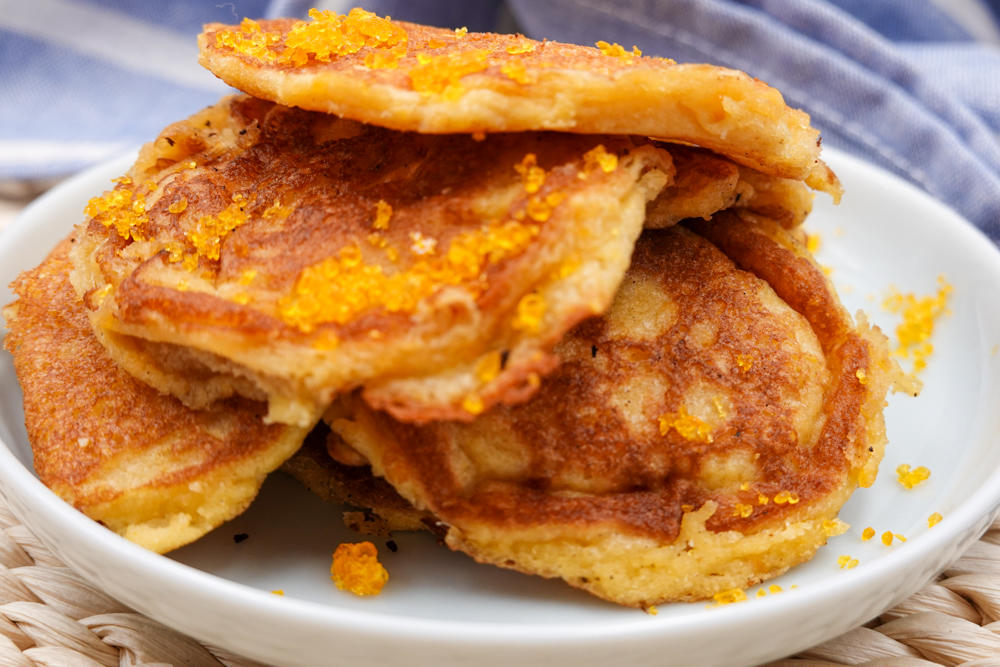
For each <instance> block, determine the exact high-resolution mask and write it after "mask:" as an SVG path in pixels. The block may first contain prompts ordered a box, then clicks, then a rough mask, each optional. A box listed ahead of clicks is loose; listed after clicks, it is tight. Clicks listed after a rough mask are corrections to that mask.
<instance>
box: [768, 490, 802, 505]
mask: <svg viewBox="0 0 1000 667" xmlns="http://www.w3.org/2000/svg"><path fill="white" fill-rule="evenodd" d="M797 502H799V496H798V494H796V493H794V492H792V491H779V492H778V493H777V494H776V495H775V496H774V503H775V504H776V505H784V504H785V503H788V504H789V505H794V504H795V503H797Z"/></svg>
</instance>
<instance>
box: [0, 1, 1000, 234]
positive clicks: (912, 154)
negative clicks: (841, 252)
mask: <svg viewBox="0 0 1000 667" xmlns="http://www.w3.org/2000/svg"><path fill="white" fill-rule="evenodd" d="M354 4H361V5H362V6H364V7H365V8H367V9H370V10H372V11H376V12H378V13H379V14H383V15H384V14H389V15H392V16H393V17H395V18H399V19H406V20H414V21H420V22H425V23H431V24H436V25H444V26H449V27H456V26H461V25H467V26H468V27H469V28H470V29H471V30H496V29H500V30H511V29H519V30H521V31H523V32H524V33H526V34H527V35H529V36H531V37H535V38H543V37H544V38H550V39H556V40H560V41H568V42H577V43H582V44H593V43H594V42H595V41H597V40H599V39H603V40H607V41H611V42H619V43H621V44H624V45H626V46H631V45H632V44H636V45H638V46H639V47H640V48H641V49H642V50H643V52H644V53H647V54H651V55H663V56H669V57H672V58H674V59H676V60H679V61H700V62H712V63H716V64H720V65H726V66H730V67H736V68H739V69H742V70H745V71H747V72H749V73H751V74H753V75H754V76H757V77H758V78H761V79H763V80H765V81H767V82H768V83H771V84H772V85H774V86H776V87H777V88H779V89H780V90H781V91H782V92H783V94H784V95H785V97H786V99H787V100H788V102H789V103H790V104H792V105H794V106H797V107H800V108H803V109H805V110H806V111H808V112H809V113H810V114H811V115H812V117H813V121H814V123H815V124H816V125H817V126H818V127H819V128H820V129H821V131H822V132H823V136H824V141H825V142H826V143H827V144H828V145H833V146H837V147H839V148H843V149H845V150H847V151H850V152H852V153H855V154H858V155H861V156H862V157H864V158H866V159H868V160H869V161H872V162H875V163H877V164H880V165H882V166H883V167H886V168H887V169H890V170H892V171H894V172H896V173H897V174H900V175H902V176H903V177H904V178H906V179H908V180H910V181H912V182H913V183H915V184H917V185H918V186H920V187H921V188H923V189H925V190H927V191H928V192H929V193H930V194H932V195H933V196H935V197H936V198H938V199H940V200H942V201H944V202H946V203H948V204H950V205H951V206H952V207H954V208H955V209H956V210H958V211H959V212H960V213H961V214H963V215H964V216H965V217H967V218H968V219H969V220H971V221H972V222H974V223H975V224H977V225H978V226H979V227H980V228H981V229H983V230H984V231H985V232H986V233H987V234H989V235H990V236H991V237H992V238H993V239H994V240H996V241H1000V28H998V25H1000V0H878V1H877V2H872V1H871V0H741V1H739V2H736V1H732V0H506V1H505V2H504V1H503V0H482V1H475V0H367V1H365V0H361V1H360V2H351V1H350V0H346V1H344V0H326V1H324V0H312V1H308V0H307V1H302V0H270V1H269V0H231V1H228V2H220V1H216V0H172V1H171V2H148V1H144V0H131V1H130V0H32V1H31V2H28V1H26V0H0V85H2V89H3V90H4V92H5V93H6V94H5V103H4V104H2V105H0V180H11V179H18V180H24V179H38V178H53V177H59V176H63V175H67V174H69V173H72V172H74V171H76V170H78V169H81V168H84V167H86V166H88V165H90V164H93V163H95V162H99V161H101V160H103V159H105V158H107V157H109V156H111V155H113V154H116V153H118V152H120V151H121V150H123V149H125V148H126V147H130V146H134V145H136V144H138V143H141V142H143V141H146V140H148V139H150V138H152V137H153V136H155V135H156V133H157V132H158V131H159V130H160V129H161V128H162V127H164V126H165V125H167V124H169V123H171V122H173V121H175V120H178V119H181V118H184V117H186V116H188V115H190V114H191V113H192V112H194V111H196V110H197V109H199V108H201V107H203V106H205V105H207V104H210V103H212V102H214V101H215V100H216V99H218V98H219V97H220V96H221V95H222V94H224V93H225V92H226V90H227V88H226V87H225V86H224V85H223V84H222V83H221V82H219V81H217V80H216V79H215V78H214V77H213V76H212V75H211V74H209V73H208V72H206V71H203V70H201V68H200V67H199V66H198V64H197V56H196V52H197V47H196V45H195V40H194V35H195V34H197V32H198V31H199V30H200V27H201V24H202V23H205V22H208V21H222V22H228V23H235V22H238V21H239V20H240V19H241V18H242V17H243V16H252V17H263V16H303V15H304V14H305V12H306V11H307V9H308V8H309V7H310V6H312V5H316V6H320V7H323V8H328V9H336V10H339V11H345V10H346V9H347V8H348V7H350V6H352V5H354Z"/></svg>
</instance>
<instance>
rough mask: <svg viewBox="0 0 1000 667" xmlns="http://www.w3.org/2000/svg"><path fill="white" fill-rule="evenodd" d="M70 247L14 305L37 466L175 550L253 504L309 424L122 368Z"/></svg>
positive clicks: (21, 282) (11, 345) (100, 509)
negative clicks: (170, 389)
mask: <svg viewBox="0 0 1000 667" xmlns="http://www.w3.org/2000/svg"><path fill="white" fill-rule="evenodd" d="M69 247H70V241H69V240H68V239H67V240H66V241H63V242H62V243H61V244H60V245H59V246H57V247H56V249H55V250H54V251H53V252H52V254H51V255H50V256H49V257H48V258H47V259H46V260H45V261H44V262H43V263H42V264H41V265H40V266H39V267H37V268H35V269H33V270H31V271H27V272H25V273H23V274H21V276H20V277H19V278H18V279H17V280H16V281H15V282H14V284H13V286H12V287H13V289H14V291H15V292H16V294H17V295H18V300H17V301H15V302H14V303H12V304H11V305H9V306H8V307H7V308H5V309H4V317H5V319H6V321H7V325H8V328H9V329H10V332H9V333H8V335H7V337H6V338H5V340H4V345H5V347H6V348H7V349H8V350H10V352H11V354H12V355H13V357H14V367H15V370H16V371H17V375H18V378H19V380H20V382H21V387H22V390H23V393H24V413H25V423H26V426H27V431H28V438H29V440H30V442H31V447H32V451H33V452H34V466H35V470H36V472H37V473H38V476H39V478H40V479H41V480H42V482H44V483H45V484H46V485H47V486H48V487H49V488H51V489H52V490H53V491H54V492H55V493H56V494H58V495H59V496H60V497H62V498H63V499H64V500H66V501H67V502H69V503H70V504H72V505H73V506H74V507H76V508H77V509H79V510H80V511H81V512H83V513H84V514H86V515H87V516H89V517H91V518H93V519H96V520H98V521H101V522H102V523H104V524H105V525H106V526H107V527H108V528H110V529H111V530H114V531H115V532H117V533H119V534H121V535H122V536H124V537H126V538H128V539H130V540H132V541H133V542H136V543H138V544H140V545H142V546H144V547H146V548H148V549H151V550H153V551H157V552H165V551H169V550H171V549H174V548H176V547H179V546H182V545H184V544H186V543H188V542H191V541H193V540H195V539H197V538H199V537H201V536H202V535H203V534H205V533H207V532H208V531H209V530H211V529H212V528H215V527H216V526H218V525H219V524H221V523H223V522H224V521H228V520H229V519H231V518H233V517H234V516H236V515H238V514H239V513H240V512H242V511H243V510H244V509H245V508H246V507H247V506H248V505H249V504H250V501H251V500H253V498H254V496H256V495H257V491H258V490H259V489H260V485H261V484H262V483H263V481H264V477H265V476H266V475H267V474H268V473H270V472H271V471H272V470H274V469H275V468H277V467H278V466H279V465H281V463H282V461H284V460H285V459H287V458H288V457H289V456H291V455H292V453H293V452H295V450H296V449H297V448H298V447H299V445H300V444H301V443H302V440H303V438H304V437H305V433H306V430H307V429H303V428H298V427H293V426H284V425H279V424H272V425H270V426H268V425H265V424H264V423H263V421H262V418H263V416H264V412H265V410H266V406H264V405H263V404H261V403H254V402H252V401H248V400H246V399H232V400H229V401H226V402H224V403H221V404H220V405H219V406H218V408H217V409H213V410H207V411H200V412H199V411H193V410H190V409H188V408H186V407H184V406H183V405H182V404H181V403H180V402H179V401H177V400H176V399H173V398H171V397H168V396H164V395H162V394H160V393H159V392H157V391H156V390H155V389H152V388H151V387H149V386H147V385H145V384H143V383H141V382H139V381H137V380H135V379H133V378H132V376H130V375H128V374H127V373H125V372H123V371H121V370H120V369H119V368H118V367H117V366H116V365H115V364H114V362H113V361H112V360H111V359H110V358H109V357H108V355H107V353H106V352H105V351H104V349H103V348H102V347H101V345H100V344H98V342H97V341H96V340H95V338H94V335H93V332H92V329H91V326H90V322H89V321H88V319H87V315H86V313H85V311H84V308H83V304H82V303H81V302H80V300H79V298H78V297H77V295H76V293H75V292H74V290H73V287H72V286H71V285H70V283H69V280H68V278H67V274H68V273H69V269H70V263H69V260H68V258H67V254H68V252H69Z"/></svg>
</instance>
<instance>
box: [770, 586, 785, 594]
mask: <svg viewBox="0 0 1000 667" xmlns="http://www.w3.org/2000/svg"><path fill="white" fill-rule="evenodd" d="M767 590H768V592H769V593H782V592H784V591H783V589H782V588H781V586H779V585H778V584H771V585H770V586H768V587H767Z"/></svg>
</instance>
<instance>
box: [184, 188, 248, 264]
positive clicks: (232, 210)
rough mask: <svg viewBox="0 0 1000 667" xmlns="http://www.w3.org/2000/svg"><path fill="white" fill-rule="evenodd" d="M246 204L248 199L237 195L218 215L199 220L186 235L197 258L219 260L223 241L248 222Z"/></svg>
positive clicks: (203, 217)
mask: <svg viewBox="0 0 1000 667" xmlns="http://www.w3.org/2000/svg"><path fill="white" fill-rule="evenodd" d="M246 203H247V198H246V197H245V196H243V195H241V194H238V193H237V194H235V195H233V203H231V204H230V205H229V206H227V207H226V208H225V209H223V210H222V211H220V212H219V213H218V214H217V215H205V216H202V217H200V218H198V224H197V225H196V226H195V228H194V229H192V230H191V231H189V232H187V234H185V236H187V239H188V241H190V242H191V244H192V245H194V249H195V254H196V256H197V257H204V258H206V259H219V252H220V250H221V248H222V239H224V238H225V237H226V236H228V235H229V234H230V233H231V232H232V231H233V230H234V229H236V228H237V227H239V226H240V225H242V224H244V223H245V222H246V221H247V214H246V211H245V210H244V207H245V206H246Z"/></svg>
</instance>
